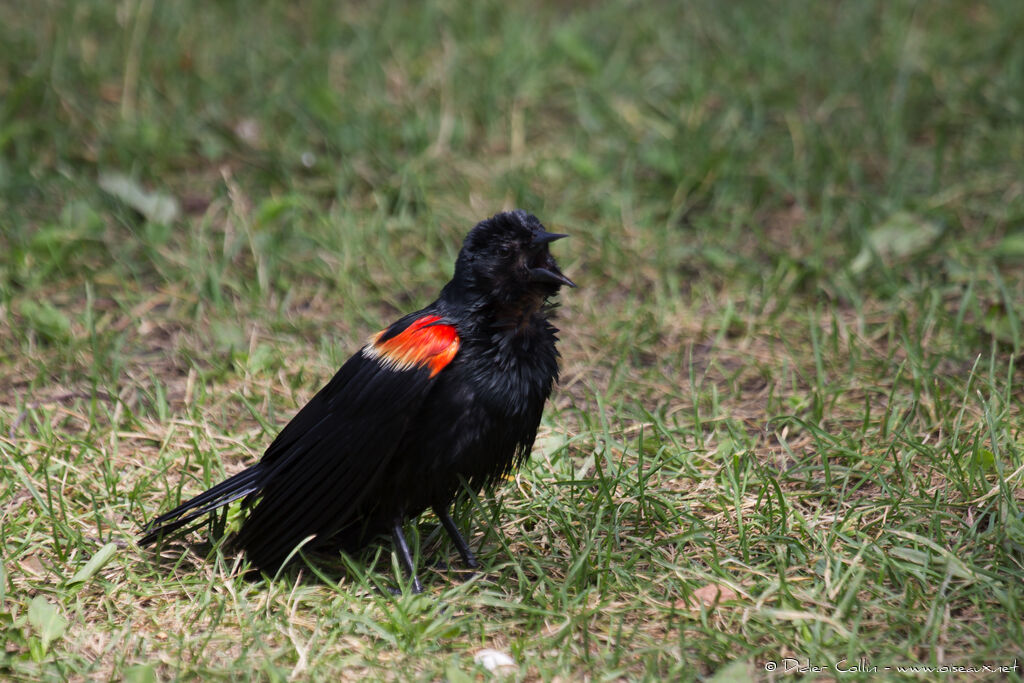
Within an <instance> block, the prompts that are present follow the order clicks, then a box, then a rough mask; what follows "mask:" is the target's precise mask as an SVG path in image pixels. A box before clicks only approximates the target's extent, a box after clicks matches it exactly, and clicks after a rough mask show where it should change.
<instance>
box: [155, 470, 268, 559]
mask: <svg viewBox="0 0 1024 683" xmlns="http://www.w3.org/2000/svg"><path fill="white" fill-rule="evenodd" d="M264 474H265V468H264V467H263V466H262V464H261V463H257V464H256V465H254V466H252V467H250V468H249V469H247V470H243V471H242V472H239V473H238V474H236V475H235V476H233V477H231V478H229V479H226V480H224V481H222V482H221V483H219V484H217V485H216V486H214V487H213V488H211V489H209V490H208V491H204V492H203V493H200V494H199V495H198V496H196V497H195V498H192V499H191V500H188V501H186V502H184V503H182V504H181V505H179V506H178V507H176V508H174V509H173V510H171V511H170V512H167V513H165V514H162V515H160V516H159V517H157V518H156V519H154V520H153V521H152V522H150V523H149V525H148V526H147V527H146V530H145V533H144V534H143V536H142V537H140V538H139V545H147V544H149V543H153V542H154V541H156V540H157V539H159V538H160V537H162V536H166V535H168V534H170V533H171V532H173V531H176V530H177V529H180V528H181V527H183V526H185V525H186V524H188V523H189V522H191V521H192V520H194V519H197V518H199V517H202V516H203V515H205V514H207V513H209V512H213V511H214V510H216V509H217V508H220V507H224V506H225V505H228V504H229V503H232V502H234V501H236V500H238V499H239V498H244V497H245V496H248V495H250V494H252V493H256V492H258V491H259V490H260V489H262V488H263V485H264V483H265V482H264V476H263V475H264ZM186 513H187V514H186Z"/></svg>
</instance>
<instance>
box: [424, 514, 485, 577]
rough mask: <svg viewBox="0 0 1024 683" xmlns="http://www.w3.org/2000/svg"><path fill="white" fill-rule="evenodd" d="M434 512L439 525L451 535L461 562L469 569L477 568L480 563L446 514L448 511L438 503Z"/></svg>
mask: <svg viewBox="0 0 1024 683" xmlns="http://www.w3.org/2000/svg"><path fill="white" fill-rule="evenodd" d="M434 514H435V515H437V518H438V519H439V520H441V526H443V527H444V530H445V531H447V532H448V536H450V537H451V539H452V543H454V544H455V549H456V550H458V551H459V555H461V556H462V563H463V564H465V565H466V566H467V567H469V568H470V569H479V568H480V563H479V562H477V561H476V557H474V556H473V551H472V550H470V549H469V544H468V543H466V539H464V538H463V537H462V534H460V533H459V530H458V529H457V528H456V526H455V522H453V521H452V518H451V517H450V516H449V515H448V511H447V510H446V509H445V508H443V507H441V506H440V505H435V506H434Z"/></svg>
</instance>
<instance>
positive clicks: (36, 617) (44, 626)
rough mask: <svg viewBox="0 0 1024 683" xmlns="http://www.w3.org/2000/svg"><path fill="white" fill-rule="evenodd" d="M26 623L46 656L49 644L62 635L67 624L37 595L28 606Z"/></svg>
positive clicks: (55, 609)
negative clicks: (30, 627) (37, 638)
mask: <svg viewBox="0 0 1024 683" xmlns="http://www.w3.org/2000/svg"><path fill="white" fill-rule="evenodd" d="M28 623H29V624H30V625H31V626H32V629H33V630H34V631H35V632H36V635H38V636H39V641H40V643H41V645H42V653H43V654H46V651H47V649H49V647H50V643H52V642H53V641H55V640H57V639H58V638H60V637H61V636H62V635H64V628H65V627H66V626H67V623H68V622H67V619H65V618H64V617H63V616H61V613H60V612H59V611H58V610H57V608H56V607H54V606H53V605H51V604H50V603H49V602H47V601H46V598H45V597H43V596H42V595H37V596H36V597H34V598H32V602H31V603H30V604H29V606H28Z"/></svg>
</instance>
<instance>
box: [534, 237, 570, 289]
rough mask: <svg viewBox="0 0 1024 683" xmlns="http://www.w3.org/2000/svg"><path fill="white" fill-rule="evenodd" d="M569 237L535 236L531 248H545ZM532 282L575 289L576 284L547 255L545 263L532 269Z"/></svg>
mask: <svg viewBox="0 0 1024 683" xmlns="http://www.w3.org/2000/svg"><path fill="white" fill-rule="evenodd" d="M563 237H568V235H562V234H559V233H557V232H541V233H539V234H537V235H534V237H533V241H532V242H530V247H532V248H533V249H535V250H538V251H539V250H540V249H542V248H544V246H545V245H547V244H550V243H552V242H554V241H555V240H560V239H562V238H563ZM530 281H531V282H548V283H551V284H555V285H566V286H569V287H575V286H576V283H575V282H573V281H572V280H570V279H569V278H567V277H566V276H565V275H563V274H562V271H560V270H559V269H558V264H557V263H555V259H553V258H551V255H550V254H547V256H546V258H545V259H544V261H543V262H542V263H541V264H539V265H538V266H536V267H534V268H530Z"/></svg>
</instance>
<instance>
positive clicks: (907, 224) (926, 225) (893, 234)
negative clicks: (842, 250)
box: [850, 211, 942, 274]
mask: <svg viewBox="0 0 1024 683" xmlns="http://www.w3.org/2000/svg"><path fill="white" fill-rule="evenodd" d="M941 235H942V227H941V226H939V225H937V224H935V223H932V222H931V221H927V220H924V219H923V218H921V217H920V216H916V215H914V214H912V213H910V212H909V211H897V212H896V213H894V214H892V215H891V216H889V217H888V218H886V219H885V220H884V221H882V222H881V223H879V224H878V225H876V226H875V227H874V228H872V229H871V232H869V233H868V236H867V241H866V243H865V244H864V247H863V248H862V249H861V250H860V253H859V254H857V257H856V258H855V259H853V261H852V262H851V263H850V270H852V271H853V272H854V273H857V274H860V273H863V272H864V271H865V270H867V269H868V267H869V266H870V265H871V263H872V261H873V257H875V256H877V257H878V258H879V259H880V260H881V261H882V263H893V262H896V261H901V260H903V259H906V258H909V257H911V256H915V255H917V254H920V253H922V252H924V251H925V250H927V249H928V248H929V247H931V246H933V245H934V244H935V242H936V241H937V240H938V239H939V237H940V236H941Z"/></svg>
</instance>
